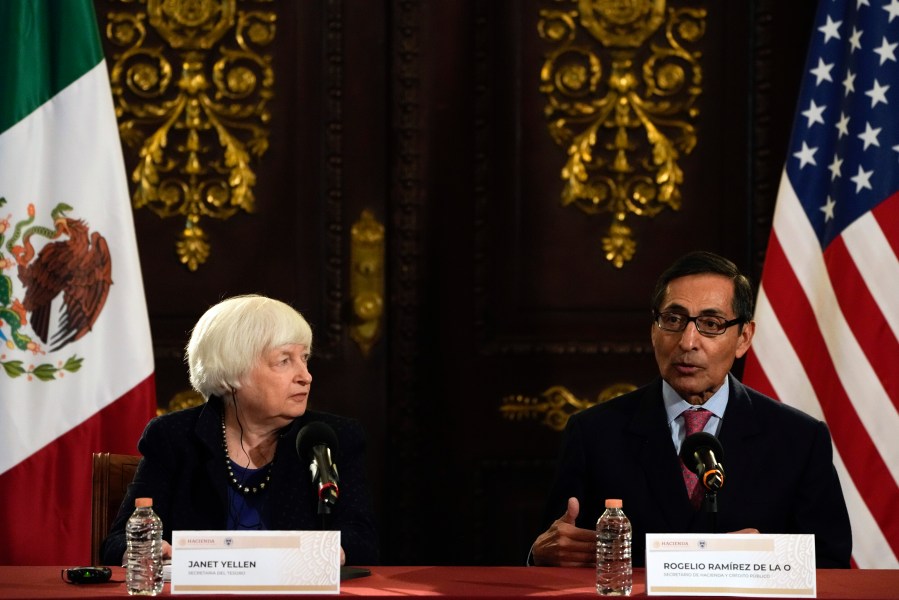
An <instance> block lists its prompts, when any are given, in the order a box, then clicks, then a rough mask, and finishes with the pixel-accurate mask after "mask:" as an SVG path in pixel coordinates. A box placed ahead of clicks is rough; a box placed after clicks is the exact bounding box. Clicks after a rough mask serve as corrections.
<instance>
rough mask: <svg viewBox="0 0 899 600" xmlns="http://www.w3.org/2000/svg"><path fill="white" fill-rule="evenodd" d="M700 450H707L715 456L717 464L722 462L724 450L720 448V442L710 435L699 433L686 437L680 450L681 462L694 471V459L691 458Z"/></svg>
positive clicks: (703, 432)
mask: <svg viewBox="0 0 899 600" xmlns="http://www.w3.org/2000/svg"><path fill="white" fill-rule="evenodd" d="M700 448H708V449H709V450H711V451H712V453H713V454H714V455H715V460H717V461H718V462H719V463H721V462H724V448H722V447H721V442H719V441H718V438H716V437H715V436H714V435H712V434H711V433H706V432H705V431H700V432H699V433H694V434H692V435H688V436H687V439H685V440H684V443H683V445H682V446H681V448H680V457H681V460H683V461H684V464H685V465H687V467H689V468H690V469H693V470H695V467H696V459H695V458H693V455H694V454H695V453H696V451H697V450H699V449H700ZM709 466H713V465H709Z"/></svg>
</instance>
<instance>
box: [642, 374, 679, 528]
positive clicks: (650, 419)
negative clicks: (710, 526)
mask: <svg viewBox="0 0 899 600" xmlns="http://www.w3.org/2000/svg"><path fill="white" fill-rule="evenodd" d="M644 390H645V391H644V393H643V395H642V396H641V397H638V398H634V400H635V401H636V402H639V406H638V407H637V410H636V411H635V412H634V416H633V420H632V421H631V423H630V425H629V428H628V431H629V432H630V433H631V434H633V435H635V436H639V437H640V438H642V450H641V451H640V452H639V455H638V457H637V460H638V463H639V465H640V468H642V470H643V474H644V477H645V478H646V482H647V486H648V488H649V491H650V498H648V499H647V501H646V502H647V507H646V508H647V510H650V511H654V512H656V513H658V514H661V515H662V517H663V518H664V520H665V521H666V522H667V523H668V524H669V526H670V531H687V530H688V528H689V523H690V521H691V520H692V518H693V514H694V513H693V508H692V507H691V506H690V501H689V499H688V498H687V491H686V488H685V487H684V480H683V476H682V475H681V468H680V460H679V459H678V456H677V452H676V451H675V448H674V444H673V443H672V441H671V431H670V430H669V429H668V417H667V415H666V413H665V403H664V402H663V401H662V380H661V378H658V379H656V380H655V381H654V382H653V383H652V384H650V385H648V386H647V387H646V388H644Z"/></svg>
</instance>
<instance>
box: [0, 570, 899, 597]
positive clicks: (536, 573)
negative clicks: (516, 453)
mask: <svg viewBox="0 0 899 600" xmlns="http://www.w3.org/2000/svg"><path fill="white" fill-rule="evenodd" d="M61 570H62V567H16V566H0V598H3V599H10V600H13V599H17V598H21V599H29V600H34V599H38V598H47V599H56V598H80V599H91V598H109V597H116V596H118V597H122V596H128V593H127V592H126V591H125V583H124V581H125V573H124V570H123V569H121V568H114V569H113V576H112V581H111V582H110V583H105V584H90V585H73V584H67V583H64V582H63V581H62V580H61V579H60V571H61ZM371 571H372V574H371V575H370V576H368V577H362V578H359V579H351V580H348V581H344V582H342V583H341V585H340V595H341V596H355V597H372V598H373V597H384V596H440V597H441V598H446V599H456V598H458V599H463V598H464V599H466V600H471V599H475V600H477V599H479V598H483V599H485V600H501V599H506V598H508V599H511V598H523V597H541V596H546V597H554V598H596V597H597V596H596V592H595V590H594V587H593V572H592V570H591V569H564V568H552V567H372V569H371ZM817 585H818V598H822V599H830V600H897V599H899V570H820V571H818V573H817ZM163 595H165V596H169V595H171V594H170V593H169V586H168V584H166V586H165V589H164V590H163ZM632 595H633V596H646V585H645V573H644V571H643V570H642V569H636V570H635V572H634V591H633V594H632ZM178 596H179V597H182V596H184V597H190V596H188V595H182V594H178ZM202 597H204V598H209V597H210V596H202ZM228 597H229V598H239V597H240V596H239V595H230V596H228ZM271 597H272V598H283V597H284V596H283V595H280V596H271ZM307 597H311V598H316V597H321V598H328V597H331V598H333V596H307ZM654 597H656V598H661V596H654ZM252 598H255V599H258V598H260V596H258V595H256V596H252ZM679 598H684V597H683V596H680V597H679Z"/></svg>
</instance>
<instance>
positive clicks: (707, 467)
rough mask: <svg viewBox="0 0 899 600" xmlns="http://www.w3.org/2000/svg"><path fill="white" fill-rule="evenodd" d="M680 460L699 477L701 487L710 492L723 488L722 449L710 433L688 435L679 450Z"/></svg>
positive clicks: (702, 432) (701, 432)
mask: <svg viewBox="0 0 899 600" xmlns="http://www.w3.org/2000/svg"><path fill="white" fill-rule="evenodd" d="M680 457H681V460H683V461H684V464H685V465H687V468H688V469H691V470H692V471H693V472H694V473H696V475H697V476H698V477H699V480H700V481H701V482H702V485H703V486H705V489H707V490H709V491H710V492H717V491H718V490H720V489H721V488H722V487H723V486H724V467H723V466H722V465H721V461H722V460H723V458H724V448H722V447H721V442H719V441H718V438H716V437H715V436H714V435H712V434H711V433H706V432H704V431H700V432H699V433H694V434H692V435H688V436H687V439H685V440H684V443H683V445H682V446H681V449H680Z"/></svg>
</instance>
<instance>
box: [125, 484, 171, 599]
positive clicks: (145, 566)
mask: <svg viewBox="0 0 899 600" xmlns="http://www.w3.org/2000/svg"><path fill="white" fill-rule="evenodd" d="M134 506H135V509H134V513H133V514H132V515H131V517H130V518H129V519H128V523H127V524H126V525H125V539H126V541H127V543H128V549H127V550H126V551H125V587H126V588H127V590H128V593H129V594H131V595H132V596H155V595H156V594H158V593H159V592H161V591H162V521H161V520H159V517H158V516H157V515H156V513H155V512H153V499H152V498H137V499H135V500H134Z"/></svg>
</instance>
